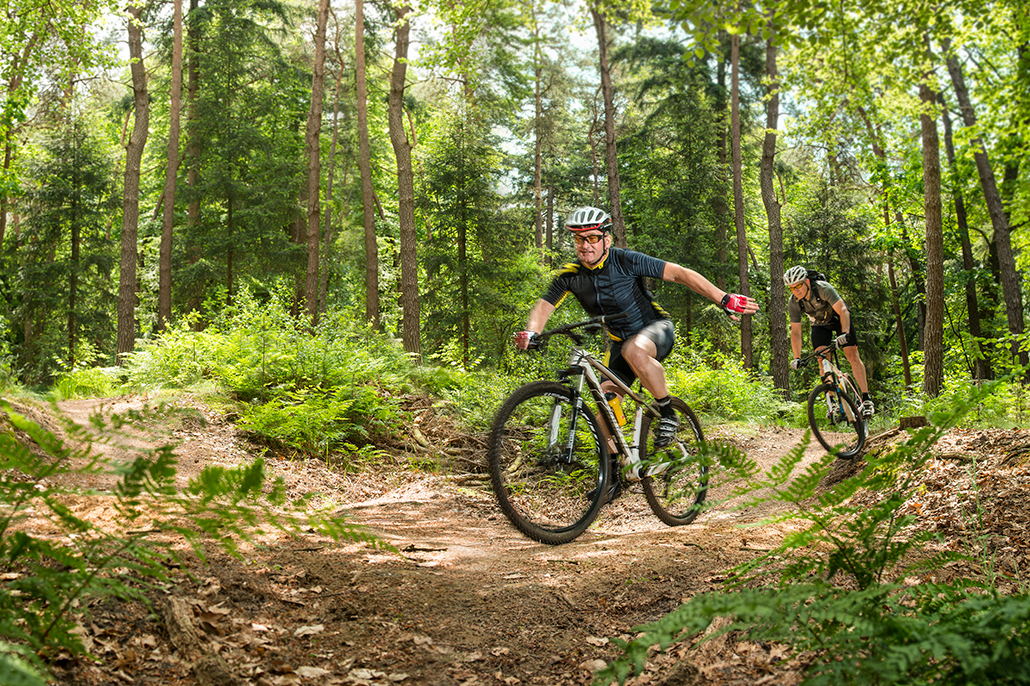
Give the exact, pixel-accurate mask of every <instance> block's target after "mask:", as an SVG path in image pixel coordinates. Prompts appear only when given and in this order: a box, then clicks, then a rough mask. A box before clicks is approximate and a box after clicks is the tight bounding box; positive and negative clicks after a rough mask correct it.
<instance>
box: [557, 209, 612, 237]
mask: <svg viewBox="0 0 1030 686" xmlns="http://www.w3.org/2000/svg"><path fill="white" fill-rule="evenodd" d="M565 228H566V229H568V230H569V231H577V232H578V231H602V232H604V233H608V232H609V231H611V230H612V218H611V217H610V216H608V213H607V212H605V211H604V210H599V209H597V208H596V207H577V208H576V209H574V210H572V212H570V213H569V216H568V217H566V219H565Z"/></svg>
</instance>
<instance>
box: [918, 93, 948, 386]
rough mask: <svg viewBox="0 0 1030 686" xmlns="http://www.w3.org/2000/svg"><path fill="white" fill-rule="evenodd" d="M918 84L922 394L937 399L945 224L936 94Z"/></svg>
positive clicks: (941, 379) (941, 363) (941, 349)
mask: <svg viewBox="0 0 1030 686" xmlns="http://www.w3.org/2000/svg"><path fill="white" fill-rule="evenodd" d="M931 76H932V75H931V74H927V75H926V76H925V77H924V81H923V82H922V83H920V84H919V99H920V101H921V102H922V105H923V112H922V114H921V115H920V117H919V123H920V129H921V133H922V141H923V193H924V196H923V212H924V214H925V216H926V331H925V332H924V336H925V338H924V351H923V365H924V369H923V393H925V394H926V395H927V396H928V397H930V398H936V397H937V396H938V395H940V393H941V389H942V387H943V385H944V224H943V218H942V212H941V160H940V152H939V148H938V146H939V145H940V140H939V139H938V136H937V121H936V118H935V117H933V116H932V112H933V110H934V104H935V102H936V100H937V94H936V93H935V92H934V90H933V89H932V88H931V87H930V84H929V83H928V82H927V81H928V80H929V79H930V78H931Z"/></svg>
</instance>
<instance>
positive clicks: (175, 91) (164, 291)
mask: <svg viewBox="0 0 1030 686" xmlns="http://www.w3.org/2000/svg"><path fill="white" fill-rule="evenodd" d="M172 13H173V14H172V16H173V19H172V88H171V95H170V98H169V115H168V166H167V167H165V187H164V193H163V195H162V197H163V202H164V212H163V214H162V217H161V249H160V253H159V256H158V263H157V272H158V286H157V329H158V331H164V330H165V329H166V328H167V327H168V323H169V322H170V321H171V319H172V231H173V228H174V224H175V178H176V175H177V174H178V172H179V116H180V112H181V109H182V0H173V10H172Z"/></svg>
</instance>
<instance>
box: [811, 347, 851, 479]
mask: <svg viewBox="0 0 1030 686" xmlns="http://www.w3.org/2000/svg"><path fill="white" fill-rule="evenodd" d="M837 349H838V346H837V341H832V342H831V343H830V345H829V346H827V347H826V348H822V349H820V350H817V351H815V352H813V353H812V354H811V355H809V356H808V357H805V358H802V359H801V361H800V364H799V368H800V367H801V366H804V365H805V364H807V363H808V361H809V360H811V359H812V358H815V357H818V358H819V360H820V365H821V376H820V384H819V385H818V386H816V387H815V388H814V389H812V392H811V394H809V396H808V424H809V426H811V427H812V433H813V434H815V437H816V439H817V440H818V441H819V442H820V443H821V444H822V446H823V447H824V448H826V451H827V452H829V453H836V455H837V456H838V457H842V458H844V459H851V458H853V457H855V456H856V455H858V454H859V453H860V452H861V451H862V448H863V447H864V446H865V439H866V422H865V417H863V416H862V394H861V393H859V391H858V388H857V387H856V386H855V383H854V381H852V380H851V377H850V376H848V375H847V374H846V373H844V372H842V371H841V370H840V367H839V366H838V364H837Z"/></svg>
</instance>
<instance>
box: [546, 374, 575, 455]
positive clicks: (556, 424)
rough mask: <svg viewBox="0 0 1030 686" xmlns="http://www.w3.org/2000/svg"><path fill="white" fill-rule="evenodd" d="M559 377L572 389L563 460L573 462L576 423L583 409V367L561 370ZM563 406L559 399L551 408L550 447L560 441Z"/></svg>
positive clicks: (548, 440) (548, 441)
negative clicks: (571, 378) (572, 379)
mask: <svg viewBox="0 0 1030 686" xmlns="http://www.w3.org/2000/svg"><path fill="white" fill-rule="evenodd" d="M570 377H576V379H575V380H574V381H571V382H570V381H569V379H570ZM558 378H559V379H560V380H561V381H564V382H568V387H569V390H571V391H572V411H571V412H570V413H569V417H568V422H569V424H568V426H569V431H568V438H566V440H565V445H564V446H562V453H561V459H562V461H563V462H565V463H566V464H572V451H573V449H574V448H575V444H576V423H577V422H578V421H579V413H580V412H582V411H583V367H581V366H579V365H572V366H571V367H569V368H568V369H565V370H562V371H561V372H559V373H558ZM561 408H562V405H561V403H560V402H557V401H555V403H554V407H553V408H551V420H550V432H549V435H548V437H547V446H548V447H549V448H554V447H556V446H557V443H558V433H559V431H560V430H561V425H562V417H561Z"/></svg>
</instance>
